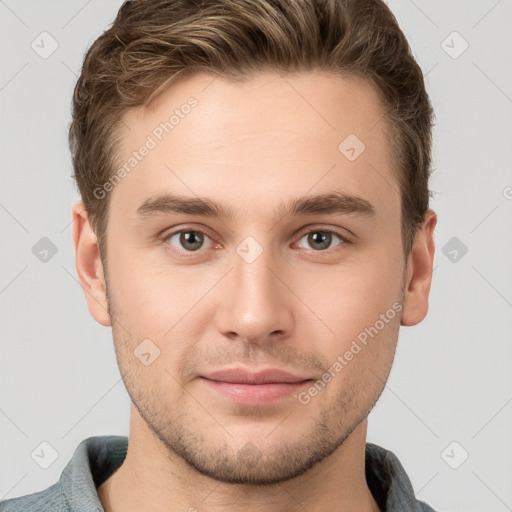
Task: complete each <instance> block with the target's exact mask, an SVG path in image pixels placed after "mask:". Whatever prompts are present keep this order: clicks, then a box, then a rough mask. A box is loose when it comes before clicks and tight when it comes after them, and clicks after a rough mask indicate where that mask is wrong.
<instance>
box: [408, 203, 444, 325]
mask: <svg viewBox="0 0 512 512" xmlns="http://www.w3.org/2000/svg"><path fill="white" fill-rule="evenodd" d="M436 224H437V215H436V213H435V212H434V211H433V210H431V209H429V210H427V212H426V213H425V216H424V220H423V223H422V226H421V228H420V229H419V230H418V232H417V233H416V237H415V239H414V244H413V247H412V250H411V253H410V254H409V259H408V262H407V280H406V283H405V292H404V293H405V297H404V309H403V314H402V319H401V325H404V326H411V325H416V324H419V323H420V322H421V321H422V320H423V319H424V318H425V317H426V316H427V312H428V297H429V293H430V285H431V283H432V271H433V264H434V253H435V242H434V229H435V227H436Z"/></svg>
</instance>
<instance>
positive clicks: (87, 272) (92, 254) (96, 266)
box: [71, 201, 111, 327]
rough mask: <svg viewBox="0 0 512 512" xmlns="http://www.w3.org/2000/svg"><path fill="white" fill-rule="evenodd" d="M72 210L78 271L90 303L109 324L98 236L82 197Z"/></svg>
mask: <svg viewBox="0 0 512 512" xmlns="http://www.w3.org/2000/svg"><path fill="white" fill-rule="evenodd" d="M71 214H72V217H73V223H72V224H73V245H74V247H75V265H76V271H77V274H78V279H79V281H80V285H81V286H82V290H83V292H84V295H85V300H86V301H87V307H88V309H89V313H90V314H91V315H92V317H93V318H94V319H95V320H96V321H97V322H98V323H100V324H101V325H104V326H105V327H108V326H110V325H111V323H110V314H109V312H108V303H107V295H106V286H105V276H104V273H103V264H102V262H101V257H100V249H99V245H98V240H97V238H96V235H95V233H94V231H93V229H92V227H91V225H90V224H89V216H88V214H87V212H86V210H85V207H84V204H83V202H82V201H78V202H77V203H75V204H74V205H73V208H72V210H71Z"/></svg>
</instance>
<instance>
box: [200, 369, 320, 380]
mask: <svg viewBox="0 0 512 512" xmlns="http://www.w3.org/2000/svg"><path fill="white" fill-rule="evenodd" d="M203 377H204V378H206V379H208V380H213V381H217V382H230V383H236V384H273V383H297V382H304V381H305V380H310V379H309V378H308V377H299V376H296V375H293V374H291V373H289V372H286V371H284V370H279V369H277V368H267V369H266V370H261V371H259V372H250V371H248V370H246V369H244V368H228V369H225V370H218V371H216V372H212V373H208V374H206V375H203Z"/></svg>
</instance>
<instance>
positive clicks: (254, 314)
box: [216, 249, 297, 345]
mask: <svg viewBox="0 0 512 512" xmlns="http://www.w3.org/2000/svg"><path fill="white" fill-rule="evenodd" d="M270 253H271V250H270V249H268V250H263V252H262V253H261V254H260V255H259V256H258V257H257V258H256V259H255V260H254V261H251V260H250V259H246V258H244V257H242V256H240V255H239V254H238V253H237V252H234V254H233V267H234V268H233V269H232V270H231V272H229V274H228V276H226V277H227V279H225V280H224V281H225V282H224V286H222V288H221V290H219V292H220V293H221V294H222V297H220V298H219V308H218V310H217V314H216V318H217V327H218V329H219V331H220V332H221V333H222V334H223V335H224V336H227V337H228V338H230V339H232V340H236V339H243V340H245V341H247V342H249V343H253V344H259V345H264V344H267V343H269V342H276V341H278V340H284V339H286V338H289V337H290V336H291V334H292V329H293V325H294V314H293V309H294V303H295V301H296V300H297V299H296V298H295V297H294V295H293V293H291V291H290V289H289V284H288V283H287V282H286V281H287V280H289V279H287V276H286V275H285V272H284V270H283V268H284V266H283V265H279V264H278V263H277V262H276V259H275V258H273V257H272V256H271V254H270ZM241 254H242V253H241Z"/></svg>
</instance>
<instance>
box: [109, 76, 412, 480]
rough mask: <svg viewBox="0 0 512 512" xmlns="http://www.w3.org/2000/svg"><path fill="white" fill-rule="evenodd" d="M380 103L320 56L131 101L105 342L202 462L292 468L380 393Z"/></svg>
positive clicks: (131, 388) (387, 344)
mask: <svg viewBox="0 0 512 512" xmlns="http://www.w3.org/2000/svg"><path fill="white" fill-rule="evenodd" d="M292 86H293V87H292ZM186 105H188V106H186ZM173 115H174V117H171V116H173ZM382 115H383V111H382V106H381V104H380V102H379V98H378V95H377V93H376V91H375V90H374V89H373V88H372V86H371V85H370V84H369V83H367V82H366V81H364V80H363V79H361V78H356V77H350V78H341V77H335V76H331V75H327V74H324V73H321V72H308V73H301V74H295V75H286V76H285V77H281V76H280V75H279V74H274V73H270V72H269V73H262V74H260V75H258V76H257V77H252V78H250V79H249V80H247V81H246V82H244V83H234V82H230V81H228V80H226V79H222V78H220V77H218V78H215V79H214V76H213V75H208V74H198V75H195V76H193V77H189V78H186V79H184V80H182V81H181V82H178V83H177V84H175V85H173V86H172V87H171V88H170V89H169V90H168V91H167V92H166V93H165V94H164V95H163V96H161V97H160V98H159V99H158V101H157V102H156V103H155V104H153V105H152V106H151V108H150V109H149V110H147V109H143V108H134V109H131V110H129V111H127V112H126V113H125V115H124V118H123V120H124V124H125V126H124V128H123V130H122V132H121V141H122V142H121V146H120V152H119V168H121V167H123V166H125V167H124V169H125V171H126V172H125V173H123V172H121V173H120V175H121V176H120V177H121V178H122V179H120V181H119V182H118V183H117V184H116V185H115V187H113V190H112V191H111V197H110V205H109V220H108V229H107V240H108V252H107V262H108V274H107V275H106V278H107V288H108V297H109V299H108V300H109V303H108V306H109V313H110V320H111V322H112V328H113V335H114V343H115V350H116V354H117V358H118V364H119V367H120V370H121V374H122V375H123V379H124V383H125V385H126V388H127V390H128V392H129V394H130V396H131V399H132V401H133V404H134V405H135V407H136V411H137V414H139V415H140V418H141V419H142V421H144V422H145V423H146V424H147V426H148V427H149V429H151V431H153V432H154V434H156V436H157V437H158V439H160V441H162V442H163V443H164V445H165V446H166V447H167V448H168V450H169V452H170V453H173V454H177V455H179V456H180V457H181V458H183V459H184V460H185V461H186V462H188V463H189V464H190V465H192V466H193V467H194V468H196V469H197V470H198V471H199V472H201V473H203V474H206V475H209V476H211V477H213V478H215V479H217V480H220V481H225V482H245V483H259V484H262V483H271V482H274V483H275V482H279V481H283V480H286V479H289V478H291V477H294V476H297V475H299V474H301V473H303V472H304V471H306V470H307V469H308V468H310V467H312V466H313V465H314V464H315V463H317V462H319V461H321V460H322V459H324V458H325V457H327V456H328V455H330V454H332V453H333V452H334V451H335V450H336V448H337V447H339V446H340V445H341V444H342V443H343V441H344V440H345V439H346V438H347V436H348V435H349V434H350V433H351V432H352V431H354V429H356V428H357V427H358V425H360V424H361V422H362V421H364V420H365V419H366V417H367V415H368V413H369V411H370V410H371V409H372V407H373V405H374V404H375V402H376V401H377V399H378V398H379V396H380V394H381V392H382V390H383V388H384V385H385V381H386V379H387V377H388V374H389V371H390V367H391V364H392V360H393V356H394V352H395V346H396V342H397V336H398V330H399V325H400V319H401V316H402V314H403V309H402V308H403V306H402V302H403V293H402V292H403V291H404V290H403V285H404V278H405V277H406V271H407V267H406V265H405V262H404V260H403V254H402V246H401V233H400V197H399V195H398V193H397V192H396V190H397V189H398V185H397V184H396V180H395V178H394V173H393V168H392V162H391V161H390V158H389V148H388V144H387V143H386V140H385V134H384V129H385V123H384V122H379V121H382ZM165 123H167V124H165ZM351 134H353V135H351ZM347 137H349V138H348V139H347ZM355 137H357V138H355ZM344 141H345V142H344ZM340 144H341V148H340ZM362 144H364V150H363V151H361V150H362V149H363V146H362ZM143 147H146V148H147V149H146V150H144V149H142V148H143ZM130 159H135V160H130ZM125 164H126V165H125ZM128 169H129V171H128ZM324 195H325V197H323V198H320V199H315V198H316V197H317V196H324ZM177 199H181V202H180V201H177ZM199 199H202V200H203V206H202V207H200V205H198V204H196V203H199ZM205 204H206V206H205ZM294 204H295V208H294Z"/></svg>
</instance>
